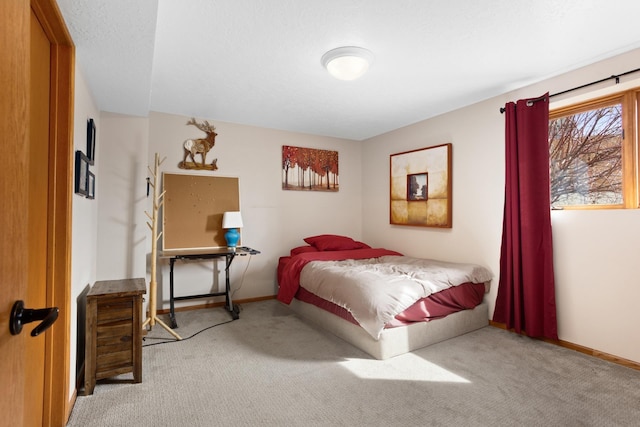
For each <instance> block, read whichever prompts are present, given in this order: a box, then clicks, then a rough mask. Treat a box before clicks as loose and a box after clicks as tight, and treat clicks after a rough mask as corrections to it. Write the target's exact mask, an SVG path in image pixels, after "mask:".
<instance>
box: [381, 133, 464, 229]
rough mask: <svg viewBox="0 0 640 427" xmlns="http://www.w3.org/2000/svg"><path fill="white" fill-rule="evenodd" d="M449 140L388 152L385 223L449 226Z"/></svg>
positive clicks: (450, 180) (450, 225)
mask: <svg viewBox="0 0 640 427" xmlns="http://www.w3.org/2000/svg"><path fill="white" fill-rule="evenodd" d="M451 165H452V144H451V143H446V144H441V145H435V146H432V147H426V148H420V149H417V150H411V151H405V152H402V153H396V154H391V155H390V156H389V187H390V189H389V193H390V203H389V223H390V224H392V225H408V226H420V227H439V228H451V227H452V217H453V215H452V185H451V184H452V172H451Z"/></svg>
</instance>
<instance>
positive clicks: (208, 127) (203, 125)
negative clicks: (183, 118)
mask: <svg viewBox="0 0 640 427" xmlns="http://www.w3.org/2000/svg"><path fill="white" fill-rule="evenodd" d="M187 125H193V126H195V127H197V128H198V129H200V130H201V131H202V132H204V133H212V132H214V131H215V130H216V127H215V126H213V125H211V124H209V121H208V120H205V121H204V123H198V122H196V119H195V118H193V117H192V118H191V120H189V121H188V122H187Z"/></svg>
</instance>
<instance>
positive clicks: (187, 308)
mask: <svg viewBox="0 0 640 427" xmlns="http://www.w3.org/2000/svg"><path fill="white" fill-rule="evenodd" d="M270 299H276V296H275V295H268V296H265V297H255V298H245V299H241V300H233V303H234V304H238V305H240V304H248V303H250V302H258V301H267V300H270ZM225 304H226V303H225V302H224V301H220V302H209V303H206V304H198V305H189V306H185V307H176V308H175V310H174V311H191V310H200V309H203V308H215V307H222V306H224V305H225ZM169 311H170V310H169V309H168V308H163V309H160V310H158V311H157V313H158V314H167V313H169Z"/></svg>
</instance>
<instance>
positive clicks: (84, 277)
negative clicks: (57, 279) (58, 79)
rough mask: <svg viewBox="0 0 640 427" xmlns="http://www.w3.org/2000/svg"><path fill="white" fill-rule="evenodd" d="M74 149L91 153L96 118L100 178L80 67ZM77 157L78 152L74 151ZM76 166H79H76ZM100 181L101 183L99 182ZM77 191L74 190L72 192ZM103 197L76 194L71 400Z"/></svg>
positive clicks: (90, 105)
mask: <svg viewBox="0 0 640 427" xmlns="http://www.w3.org/2000/svg"><path fill="white" fill-rule="evenodd" d="M74 96H75V98H74V102H75V106H74V125H73V135H74V146H75V149H76V150H81V151H82V152H83V153H85V154H86V152H87V120H88V119H89V118H93V119H94V120H95V122H96V128H97V129H98V138H97V144H98V153H97V154H96V162H95V165H93V166H90V170H91V172H93V173H94V174H95V175H96V176H97V177H99V176H100V173H99V170H100V136H99V132H100V128H101V123H100V118H99V114H100V113H99V111H98V109H97V108H96V105H95V103H94V101H93V98H92V97H91V93H90V92H89V89H88V87H87V84H86V82H85V80H84V76H83V74H82V71H81V70H80V69H79V67H76V71H75V93H74ZM74 154H75V152H74ZM74 167H75V165H74ZM97 182H98V181H97ZM72 191H73V190H72ZM99 199H100V194H99V192H97V194H96V199H94V200H90V199H87V198H85V197H84V196H80V195H74V196H73V200H72V206H73V208H72V224H73V226H72V230H71V239H72V241H71V305H70V306H71V317H70V318H71V333H70V337H71V339H70V342H69V346H70V350H69V355H70V361H69V375H70V378H69V384H70V390H69V393H70V394H69V397H71V396H72V394H73V393H74V391H75V390H74V388H75V384H76V369H77V367H76V361H78V359H77V358H76V354H77V351H78V350H79V351H80V355H81V358H80V360H79V362H80V363H82V362H81V360H82V355H83V354H84V339H83V336H84V334H83V331H84V307H83V306H84V301H83V295H84V294H86V291H87V287H88V286H90V285H93V283H94V282H95V280H96V279H95V278H96V264H97V258H96V247H97V241H98V229H99V227H98V202H99Z"/></svg>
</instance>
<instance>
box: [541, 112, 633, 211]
mask: <svg viewBox="0 0 640 427" xmlns="http://www.w3.org/2000/svg"><path fill="white" fill-rule="evenodd" d="M623 135H624V132H623V123H622V104H620V103H618V104H614V105H608V106H602V107H599V108H595V109H591V110H588V111H582V112H579V113H576V114H570V115H565V116H562V117H556V118H552V119H551V120H550V121H549V157H550V159H549V160H550V165H549V169H550V178H551V206H552V207H564V206H581V205H582V206H584V205H620V204H622V203H623V202H624V200H623V193H622V189H623V179H624V177H623V170H622V146H623Z"/></svg>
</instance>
